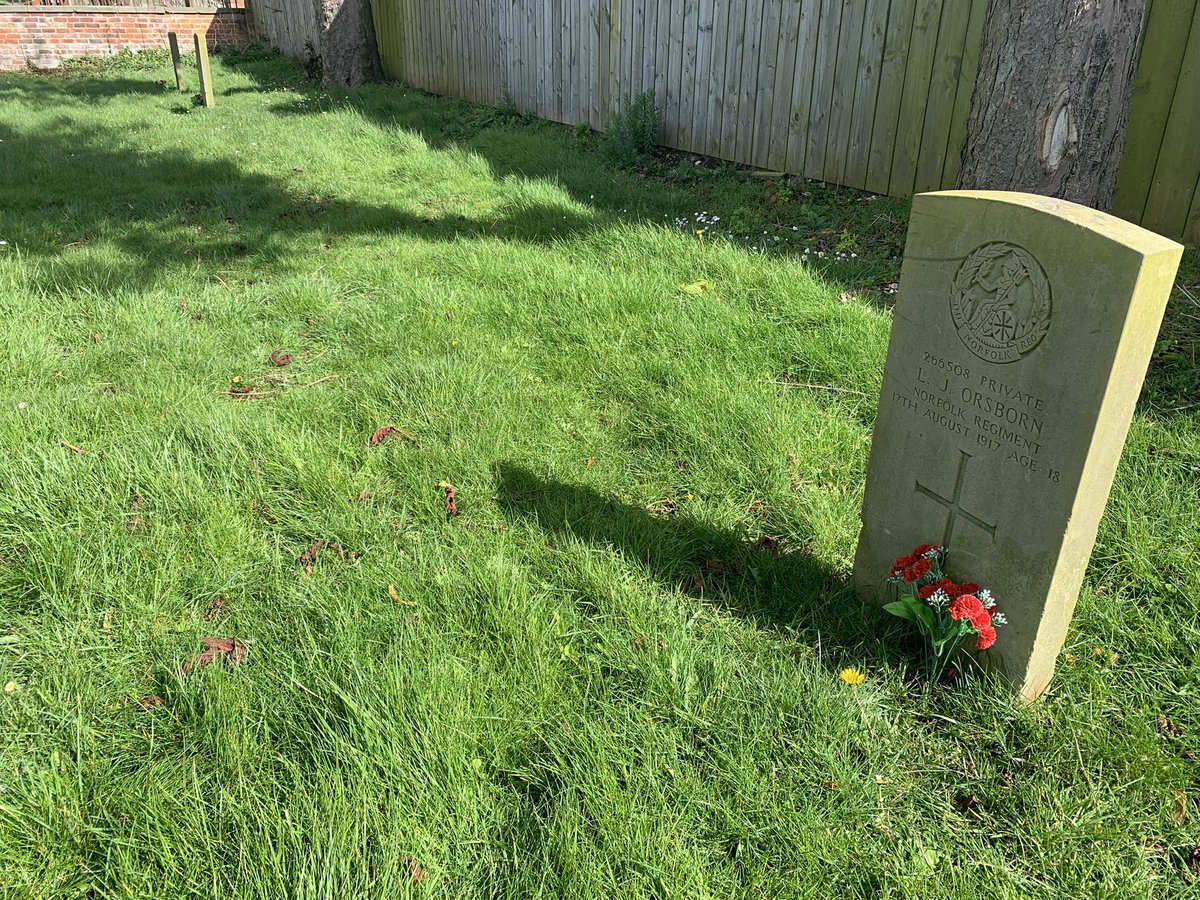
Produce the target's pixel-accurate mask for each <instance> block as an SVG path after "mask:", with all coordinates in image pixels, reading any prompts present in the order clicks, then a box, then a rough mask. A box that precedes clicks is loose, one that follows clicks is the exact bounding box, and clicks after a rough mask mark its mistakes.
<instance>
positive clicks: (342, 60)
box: [317, 0, 383, 87]
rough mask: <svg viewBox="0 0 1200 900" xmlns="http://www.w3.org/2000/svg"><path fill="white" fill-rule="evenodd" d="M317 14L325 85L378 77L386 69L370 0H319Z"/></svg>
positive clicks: (348, 84)
mask: <svg viewBox="0 0 1200 900" xmlns="http://www.w3.org/2000/svg"><path fill="white" fill-rule="evenodd" d="M317 16H318V19H317V21H318V25H319V26H320V29H321V65H322V82H323V83H324V84H325V86H326V87H328V86H329V85H331V84H340V85H347V86H351V87H353V86H354V85H359V84H363V83H364V82H367V81H378V80H379V79H380V78H381V77H382V75H383V70H382V67H381V66H380V64H379V48H378V46H377V45H376V44H375V25H374V23H373V22H372V20H371V3H370V0H317Z"/></svg>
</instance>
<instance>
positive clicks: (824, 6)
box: [804, 0, 844, 178]
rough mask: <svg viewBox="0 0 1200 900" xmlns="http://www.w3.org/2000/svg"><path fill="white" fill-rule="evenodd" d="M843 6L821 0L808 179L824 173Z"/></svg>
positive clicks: (806, 157) (833, 0)
mask: <svg viewBox="0 0 1200 900" xmlns="http://www.w3.org/2000/svg"><path fill="white" fill-rule="evenodd" d="M843 6H844V4H843V3H842V0H822V2H821V27H820V33H819V35H818V37H817V58H816V68H815V70H814V71H813V93H812V105H811V106H810V107H809V111H808V150H807V152H806V153H805V155H804V174H805V175H807V176H808V177H809V178H820V177H822V176H823V175H824V174H825V147H826V145H827V143H828V139H829V111H830V108H831V107H832V106H833V81H834V76H835V74H836V71H837V45H838V39H839V38H840V37H841V25H842V8H843Z"/></svg>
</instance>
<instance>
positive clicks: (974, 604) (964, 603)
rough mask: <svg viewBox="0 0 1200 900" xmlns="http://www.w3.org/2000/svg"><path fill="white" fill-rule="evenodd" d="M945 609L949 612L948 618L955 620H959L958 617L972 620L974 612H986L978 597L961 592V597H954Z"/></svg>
mask: <svg viewBox="0 0 1200 900" xmlns="http://www.w3.org/2000/svg"><path fill="white" fill-rule="evenodd" d="M947 609H948V611H949V613H950V618H952V619H954V620H955V621H959V620H960V619H972V620H973V619H974V617H975V616H976V614H978V613H981V612H982V613H986V612H987V610H986V609H984V608H983V604H982V603H980V602H979V598H978V597H976V596H975V595H974V594H963V595H962V596H961V597H955V598H954V600H953V601H952V602H951V603H950V606H949V607H947ZM989 627H990V623H989Z"/></svg>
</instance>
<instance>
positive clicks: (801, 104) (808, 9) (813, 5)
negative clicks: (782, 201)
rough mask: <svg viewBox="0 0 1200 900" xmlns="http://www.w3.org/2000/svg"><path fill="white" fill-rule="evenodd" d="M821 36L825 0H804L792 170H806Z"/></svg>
mask: <svg viewBox="0 0 1200 900" xmlns="http://www.w3.org/2000/svg"><path fill="white" fill-rule="evenodd" d="M820 37H821V0H803V4H802V6H801V7H800V30H799V33H798V34H797V36H796V73H795V75H794V76H793V78H792V106H791V114H790V116H789V118H788V145H787V170H788V171H789V172H803V171H804V157H805V155H806V154H807V152H808V129H809V115H810V111H811V110H812V94H813V79H814V77H815V75H816V64H817V44H818V42H819V40H820Z"/></svg>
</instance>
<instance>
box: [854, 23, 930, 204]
mask: <svg viewBox="0 0 1200 900" xmlns="http://www.w3.org/2000/svg"><path fill="white" fill-rule="evenodd" d="M916 5H917V0H891V8H890V10H889V12H888V32H887V40H886V42H885V44H884V50H883V64H882V66H881V68H880V70H879V96H878V97H877V98H876V101H875V124H874V126H872V129H871V150H870V153H869V155H868V157H867V177H866V182H865V185H864V186H865V187H866V189H867V190H869V191H874V192H875V193H877V194H886V193H887V192H888V189H889V186H890V184H891V178H892V155H893V152H894V151H895V147H896V134H897V132H898V130H899V126H900V103H901V99H902V98H903V95H904V74H905V72H906V71H907V69H908V51H909V44H910V42H911V40H912V26H913V19H914V17H915V13H916Z"/></svg>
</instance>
